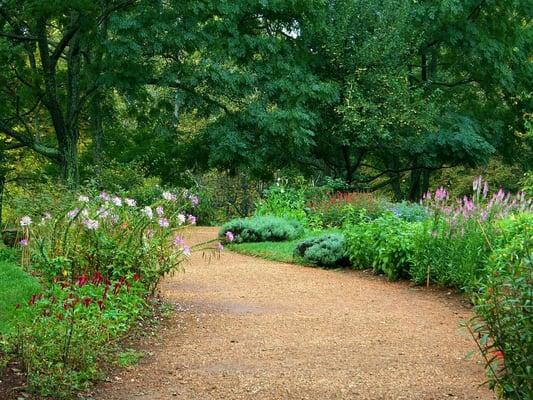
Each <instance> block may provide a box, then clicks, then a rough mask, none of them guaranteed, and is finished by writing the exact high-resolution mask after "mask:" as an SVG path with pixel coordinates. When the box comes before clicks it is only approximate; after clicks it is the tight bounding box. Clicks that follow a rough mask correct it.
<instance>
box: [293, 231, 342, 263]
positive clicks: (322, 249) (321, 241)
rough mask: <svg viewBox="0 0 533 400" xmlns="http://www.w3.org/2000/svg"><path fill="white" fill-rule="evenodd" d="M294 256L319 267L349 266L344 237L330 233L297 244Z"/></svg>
mask: <svg viewBox="0 0 533 400" xmlns="http://www.w3.org/2000/svg"><path fill="white" fill-rule="evenodd" d="M294 255H295V256H298V257H302V258H303V259H304V260H305V261H307V262H309V263H311V264H313V265H318V266H321V267H328V268H330V267H337V266H348V265H350V259H349V257H348V252H347V251H346V241H345V239H344V235H342V234H340V233H332V234H327V235H323V236H318V237H313V238H309V239H306V240H303V241H302V242H300V243H298V244H297V246H296V249H295V250H294Z"/></svg>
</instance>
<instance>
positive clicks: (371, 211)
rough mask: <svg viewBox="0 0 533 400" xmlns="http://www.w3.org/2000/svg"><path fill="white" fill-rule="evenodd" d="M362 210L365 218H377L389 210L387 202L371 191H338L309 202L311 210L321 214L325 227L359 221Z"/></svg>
mask: <svg viewBox="0 0 533 400" xmlns="http://www.w3.org/2000/svg"><path fill="white" fill-rule="evenodd" d="M361 210H364V211H365V214H364V215H365V218H367V219H375V218H378V217H379V216H381V215H383V214H384V213H385V212H386V211H387V210H386V208H385V203H384V202H383V201H382V200H381V199H378V198H376V197H375V196H374V195H372V194H371V193H358V192H353V193H340V192H337V193H335V194H334V195H332V196H329V197H327V198H325V199H323V200H320V201H316V202H311V203H309V212H310V213H311V214H312V215H316V216H319V218H320V220H321V222H322V225H323V226H325V227H341V226H343V224H345V223H346V222H351V223H354V222H357V221H358V219H357V217H358V216H359V215H360V214H359V212H360V211H361Z"/></svg>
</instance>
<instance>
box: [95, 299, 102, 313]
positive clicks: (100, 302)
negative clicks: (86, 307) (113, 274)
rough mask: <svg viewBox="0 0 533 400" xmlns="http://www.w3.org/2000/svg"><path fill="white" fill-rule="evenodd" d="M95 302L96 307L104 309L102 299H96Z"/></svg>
mask: <svg viewBox="0 0 533 400" xmlns="http://www.w3.org/2000/svg"><path fill="white" fill-rule="evenodd" d="M96 304H98V308H99V309H100V311H102V310H103V309H104V302H103V301H102V300H98V301H97V302H96Z"/></svg>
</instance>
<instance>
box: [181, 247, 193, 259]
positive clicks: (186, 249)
mask: <svg viewBox="0 0 533 400" xmlns="http://www.w3.org/2000/svg"><path fill="white" fill-rule="evenodd" d="M182 252H183V255H185V256H186V257H190V256H191V248H190V247H189V246H183V249H182Z"/></svg>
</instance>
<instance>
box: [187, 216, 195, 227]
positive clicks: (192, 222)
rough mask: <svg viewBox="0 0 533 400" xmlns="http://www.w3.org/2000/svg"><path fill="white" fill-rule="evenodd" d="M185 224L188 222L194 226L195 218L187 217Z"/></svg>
mask: <svg viewBox="0 0 533 400" xmlns="http://www.w3.org/2000/svg"><path fill="white" fill-rule="evenodd" d="M187 222H188V223H189V224H191V225H194V224H196V217H195V216H194V215H189V216H188V217H187Z"/></svg>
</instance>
